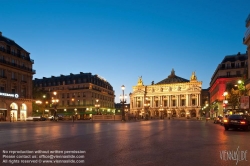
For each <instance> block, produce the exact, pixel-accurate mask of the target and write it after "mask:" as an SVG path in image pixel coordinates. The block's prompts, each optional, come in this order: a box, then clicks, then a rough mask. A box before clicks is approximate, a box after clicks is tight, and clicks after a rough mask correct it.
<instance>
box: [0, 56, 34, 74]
mask: <svg viewBox="0 0 250 166" xmlns="http://www.w3.org/2000/svg"><path fill="white" fill-rule="evenodd" d="M0 63H3V64H6V65H9V66H13V67H16V68H19V69H22V70H25V71H29V72H32V73H33V74H35V73H36V71H35V70H32V69H31V68H28V67H26V66H21V65H18V64H15V63H12V62H9V61H6V60H4V59H0Z"/></svg>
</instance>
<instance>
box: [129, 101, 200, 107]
mask: <svg viewBox="0 0 250 166" xmlns="http://www.w3.org/2000/svg"><path fill="white" fill-rule="evenodd" d="M171 101H172V102H171V106H173V107H175V106H177V101H176V100H171ZM159 103H160V102H159V101H158V100H156V101H155V107H160V106H161V105H160V104H159ZM149 104H150V102H149ZM191 105H192V106H196V105H197V100H196V99H192V100H191ZM132 106H133V103H132ZM142 106H143V105H142V101H137V103H136V107H142ZM162 106H163V107H168V100H164V101H163V105H162ZM179 106H186V100H185V99H182V100H181V103H180V104H179Z"/></svg>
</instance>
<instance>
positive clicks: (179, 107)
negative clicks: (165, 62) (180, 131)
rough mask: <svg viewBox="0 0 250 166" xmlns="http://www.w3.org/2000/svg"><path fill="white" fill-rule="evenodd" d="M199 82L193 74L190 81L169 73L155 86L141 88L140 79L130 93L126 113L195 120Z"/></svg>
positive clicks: (199, 88) (198, 106) (198, 109)
mask: <svg viewBox="0 0 250 166" xmlns="http://www.w3.org/2000/svg"><path fill="white" fill-rule="evenodd" d="M201 87H202V82H201V81H198V80H197V77H196V75H195V72H193V73H192V76H191V78H190V80H187V79H184V78H181V77H178V76H176V75H175V71H174V70H172V72H171V74H170V75H169V76H168V78H166V79H164V80H162V81H160V82H159V83H156V84H154V83H153V82H152V84H151V85H144V84H143V80H142V77H139V79H138V83H137V85H136V86H134V87H133V92H132V93H131V94H130V114H134V115H136V116H144V117H145V116H148V117H150V118H151V117H152V118H163V117H198V116H199V111H200V110H201V90H202V88H201Z"/></svg>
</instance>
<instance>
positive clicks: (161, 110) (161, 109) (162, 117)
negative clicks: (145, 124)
mask: <svg viewBox="0 0 250 166" xmlns="http://www.w3.org/2000/svg"><path fill="white" fill-rule="evenodd" d="M160 112H161V119H164V115H163V107H162V105H161V106H160Z"/></svg>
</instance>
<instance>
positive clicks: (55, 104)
mask: <svg viewBox="0 0 250 166" xmlns="http://www.w3.org/2000/svg"><path fill="white" fill-rule="evenodd" d="M53 94H54V95H55V97H52V105H53V106H54V120H56V115H57V113H56V112H57V104H58V102H59V99H57V96H56V95H57V92H53Z"/></svg>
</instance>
